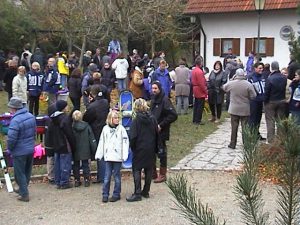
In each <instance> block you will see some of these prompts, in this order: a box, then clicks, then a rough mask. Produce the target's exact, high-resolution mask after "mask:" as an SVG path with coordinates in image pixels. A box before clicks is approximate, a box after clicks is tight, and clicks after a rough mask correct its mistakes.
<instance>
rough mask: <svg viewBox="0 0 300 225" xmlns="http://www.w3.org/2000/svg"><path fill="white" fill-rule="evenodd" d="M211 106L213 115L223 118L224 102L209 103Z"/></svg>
mask: <svg viewBox="0 0 300 225" xmlns="http://www.w3.org/2000/svg"><path fill="white" fill-rule="evenodd" d="M209 108H210V111H211V115H212V116H213V117H216V116H217V118H218V119H220V118H221V113H222V104H209ZM216 111H217V115H216Z"/></svg>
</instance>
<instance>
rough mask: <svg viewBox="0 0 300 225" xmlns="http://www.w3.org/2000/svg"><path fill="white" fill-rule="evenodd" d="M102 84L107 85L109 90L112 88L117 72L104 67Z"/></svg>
mask: <svg viewBox="0 0 300 225" xmlns="http://www.w3.org/2000/svg"><path fill="white" fill-rule="evenodd" d="M100 73H101V75H102V77H101V84H103V85H105V86H106V87H107V88H108V89H109V90H112V88H113V86H114V83H115V81H116V74H115V72H114V71H113V70H112V69H105V68H102V70H101V72H100Z"/></svg>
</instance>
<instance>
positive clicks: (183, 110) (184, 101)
mask: <svg viewBox="0 0 300 225" xmlns="http://www.w3.org/2000/svg"><path fill="white" fill-rule="evenodd" d="M188 107H189V96H183V95H180V96H176V111H177V113H178V114H179V115H180V114H187V113H188Z"/></svg>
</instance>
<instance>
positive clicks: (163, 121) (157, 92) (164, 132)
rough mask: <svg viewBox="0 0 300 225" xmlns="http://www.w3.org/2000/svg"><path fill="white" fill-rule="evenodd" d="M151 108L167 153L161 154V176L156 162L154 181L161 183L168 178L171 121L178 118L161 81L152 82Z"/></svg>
mask: <svg viewBox="0 0 300 225" xmlns="http://www.w3.org/2000/svg"><path fill="white" fill-rule="evenodd" d="M150 110H151V113H152V114H153V116H154V117H155V119H156V120H157V123H158V132H159V136H160V139H161V142H162V143H161V144H162V147H163V149H164V152H165V154H163V155H161V156H160V170H159V176H157V172H156V162H154V167H153V168H154V171H153V176H152V178H153V179H155V180H154V183H161V182H164V181H166V179H167V175H166V174H167V144H166V142H167V141H168V140H169V138H170V127H171V123H173V122H175V121H176V120H177V113H176V110H175V109H174V106H173V105H172V103H171V101H170V99H169V98H168V96H167V95H165V93H164V90H163V88H162V86H161V83H160V82H159V81H154V82H153V83H152V96H151V105H150ZM155 161H156V160H155Z"/></svg>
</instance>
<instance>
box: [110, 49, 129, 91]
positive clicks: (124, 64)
mask: <svg viewBox="0 0 300 225" xmlns="http://www.w3.org/2000/svg"><path fill="white" fill-rule="evenodd" d="M128 67H129V64H128V61H127V59H126V58H125V55H124V54H123V53H121V54H120V55H119V56H118V58H117V59H116V60H115V61H114V62H113V64H112V65H111V68H112V69H113V70H115V74H116V79H117V82H118V90H119V92H121V91H123V90H126V89H127V73H128Z"/></svg>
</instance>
